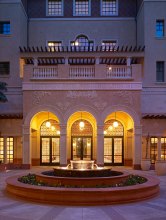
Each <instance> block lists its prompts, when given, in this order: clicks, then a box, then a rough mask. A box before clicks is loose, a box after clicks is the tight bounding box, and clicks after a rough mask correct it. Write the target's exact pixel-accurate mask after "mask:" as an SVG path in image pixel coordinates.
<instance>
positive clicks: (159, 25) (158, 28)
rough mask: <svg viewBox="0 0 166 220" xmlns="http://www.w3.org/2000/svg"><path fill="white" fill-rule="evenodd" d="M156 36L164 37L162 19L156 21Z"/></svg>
mask: <svg viewBox="0 0 166 220" xmlns="http://www.w3.org/2000/svg"><path fill="white" fill-rule="evenodd" d="M156 37H159V38H160V37H164V20H157V21H156Z"/></svg>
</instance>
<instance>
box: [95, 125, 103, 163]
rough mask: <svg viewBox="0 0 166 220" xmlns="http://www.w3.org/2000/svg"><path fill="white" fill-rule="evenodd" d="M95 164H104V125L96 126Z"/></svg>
mask: <svg viewBox="0 0 166 220" xmlns="http://www.w3.org/2000/svg"><path fill="white" fill-rule="evenodd" d="M96 149H97V165H99V166H104V125H98V126H97V148H96Z"/></svg>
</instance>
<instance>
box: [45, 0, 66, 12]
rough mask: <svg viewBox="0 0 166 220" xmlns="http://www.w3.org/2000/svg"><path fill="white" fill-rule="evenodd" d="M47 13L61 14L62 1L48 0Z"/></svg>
mask: <svg viewBox="0 0 166 220" xmlns="http://www.w3.org/2000/svg"><path fill="white" fill-rule="evenodd" d="M48 15H50V16H51V15H52V16H62V15H63V2H62V0H48Z"/></svg>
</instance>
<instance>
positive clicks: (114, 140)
mask: <svg viewBox="0 0 166 220" xmlns="http://www.w3.org/2000/svg"><path fill="white" fill-rule="evenodd" d="M115 121H116V122H117V123H118V126H117V127H116V126H114V122H115ZM103 133H104V163H105V164H108V165H126V166H128V165H129V166H132V164H133V148H134V120H133V118H132V117H131V116H130V115H129V114H128V113H126V112H123V111H116V112H112V113H110V114H109V115H108V116H107V117H106V119H105V122H104V130H103Z"/></svg>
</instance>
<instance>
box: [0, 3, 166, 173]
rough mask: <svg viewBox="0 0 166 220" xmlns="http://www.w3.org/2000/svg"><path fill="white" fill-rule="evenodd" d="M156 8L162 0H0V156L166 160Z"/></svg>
mask: <svg viewBox="0 0 166 220" xmlns="http://www.w3.org/2000/svg"><path fill="white" fill-rule="evenodd" d="M165 11H166V1H165V0H163V1H157V0H153V1H152V0H151V1H150V0H142V1H141V0H140V1H136V0H125V1H124V0H36V1H33V0H22V1H21V0H12V1H11V0H0V81H2V82H6V83H7V91H6V92H5V95H6V97H7V99H8V101H7V102H5V103H0V160H1V161H2V163H5V164H7V166H8V167H11V168H12V167H13V168H14V167H19V168H30V167H31V166H35V165H38V166H39V165H41V166H42V165H61V166H63V165H67V164H68V163H69V162H70V160H95V162H96V163H97V164H98V165H101V166H103V165H109V166H110V165H111V166H119V165H122V166H132V167H133V168H135V169H140V164H141V159H142V158H144V157H145V156H146V154H148V155H149V157H150V158H151V163H152V164H155V162H156V161H157V160H165V158H166V72H165V62H166V38H165V23H166V22H165V21H166V14H165ZM147 147H148V152H146V149H147Z"/></svg>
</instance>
